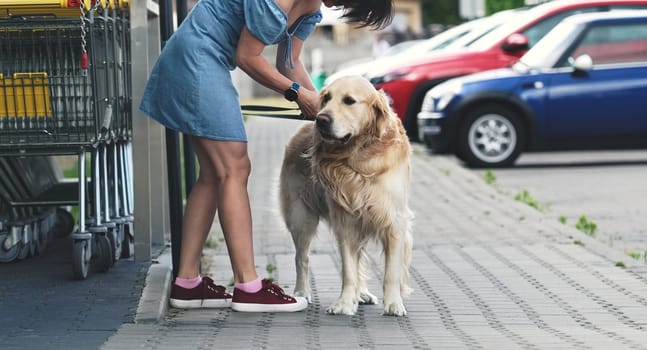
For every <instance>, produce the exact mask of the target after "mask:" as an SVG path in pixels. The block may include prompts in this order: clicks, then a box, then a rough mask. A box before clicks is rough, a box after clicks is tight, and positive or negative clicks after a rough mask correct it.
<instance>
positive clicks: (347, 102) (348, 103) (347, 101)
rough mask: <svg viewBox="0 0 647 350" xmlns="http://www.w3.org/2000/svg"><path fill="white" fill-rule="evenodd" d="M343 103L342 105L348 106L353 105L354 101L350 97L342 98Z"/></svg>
mask: <svg viewBox="0 0 647 350" xmlns="http://www.w3.org/2000/svg"><path fill="white" fill-rule="evenodd" d="M343 101H344V104H347V105H349V106H350V105H352V104H353V103H355V99H354V98H352V97H350V96H346V97H344V100H343Z"/></svg>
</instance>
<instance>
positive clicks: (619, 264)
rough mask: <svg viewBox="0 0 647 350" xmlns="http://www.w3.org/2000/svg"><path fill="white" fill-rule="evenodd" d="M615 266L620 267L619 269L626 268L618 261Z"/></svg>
mask: <svg viewBox="0 0 647 350" xmlns="http://www.w3.org/2000/svg"><path fill="white" fill-rule="evenodd" d="M616 266H617V267H621V268H623V269H625V268H627V265H625V263H623V262H622V261H618V262H616Z"/></svg>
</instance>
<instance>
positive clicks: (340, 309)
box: [326, 233, 359, 315]
mask: <svg viewBox="0 0 647 350" xmlns="http://www.w3.org/2000/svg"><path fill="white" fill-rule="evenodd" d="M336 236H337V241H338V242H339V252H340V253H341V262H342V289H341V295H340V296H339V298H338V299H337V301H335V302H334V303H333V304H332V305H331V306H330V307H328V309H327V310H326V312H327V313H329V314H343V315H354V314H355V313H356V312H357V306H358V303H359V297H358V296H359V291H358V286H357V276H358V273H359V268H358V267H359V256H358V254H357V253H358V247H357V246H356V244H354V243H352V242H350V240H349V239H346V238H345V237H344V236H345V235H344V233H341V234H338V233H336Z"/></svg>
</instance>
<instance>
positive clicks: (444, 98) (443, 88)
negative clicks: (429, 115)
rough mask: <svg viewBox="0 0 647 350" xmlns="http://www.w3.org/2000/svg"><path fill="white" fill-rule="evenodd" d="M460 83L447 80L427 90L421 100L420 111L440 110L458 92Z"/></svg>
mask: <svg viewBox="0 0 647 350" xmlns="http://www.w3.org/2000/svg"><path fill="white" fill-rule="evenodd" d="M460 90H461V84H460V83H454V82H448V83H443V84H440V85H438V86H436V87H435V88H433V89H431V90H429V91H427V93H426V94H425V98H424V99H423V100H422V107H421V109H420V110H421V111H423V112H437V111H442V110H443V109H445V107H447V105H448V104H449V103H450V102H451V101H452V100H453V99H454V97H455V96H456V95H457V94H458V93H459V92H460Z"/></svg>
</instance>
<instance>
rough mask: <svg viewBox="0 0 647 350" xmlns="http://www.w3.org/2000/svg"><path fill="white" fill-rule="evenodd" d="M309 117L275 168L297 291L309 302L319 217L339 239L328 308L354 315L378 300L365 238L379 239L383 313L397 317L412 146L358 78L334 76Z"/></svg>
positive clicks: (407, 235) (405, 258)
mask: <svg viewBox="0 0 647 350" xmlns="http://www.w3.org/2000/svg"><path fill="white" fill-rule="evenodd" d="M320 100H321V109H320V112H319V114H318V115H317V117H316V120H315V122H314V123H308V124H306V125H304V126H303V127H301V128H300V129H299V130H298V131H297V132H296V134H295V135H293V136H292V138H291V139H290V140H289V142H288V144H287V146H286V150H285V157H284V160H283V165H282V168H281V174H280V190H279V200H280V207H281V213H282V215H283V219H284V220H285V223H286V225H287V228H288V230H289V231H290V233H291V234H292V239H293V240H294V244H295V249H296V256H295V263H296V272H297V280H296V285H295V291H294V292H295V295H297V296H303V297H306V298H307V299H308V300H311V290H310V285H309V277H308V274H309V252H310V243H311V242H312V239H313V238H314V237H315V234H316V231H317V226H318V224H319V221H320V220H323V221H324V222H326V223H327V224H328V226H329V227H330V229H331V230H332V231H333V233H334V236H335V238H336V240H337V243H338V246H339V251H340V255H341V261H342V289H341V294H340V296H339V298H338V299H337V300H336V301H335V302H334V303H333V304H332V305H331V306H330V307H328V309H327V310H326V312H327V313H329V314H345V315H353V314H355V313H356V312H357V307H358V305H359V304H376V303H377V301H378V299H377V297H376V296H375V295H373V294H371V293H370V292H369V291H368V288H367V280H368V278H369V274H370V273H369V266H368V265H369V263H370V261H369V257H368V255H367V253H366V251H365V249H366V244H367V243H368V242H370V241H372V240H375V241H377V242H381V244H382V248H383V254H384V280H383V293H384V295H383V302H384V314H385V315H395V316H403V315H406V309H405V307H404V303H403V300H402V297H403V296H404V295H406V294H407V293H409V291H410V289H409V287H408V286H407V281H408V279H409V264H410V261H411V249H412V237H411V232H410V230H411V223H412V220H413V213H412V212H411V210H410V209H409V205H408V196H409V183H410V153H411V147H410V144H409V139H408V138H407V135H406V132H405V130H404V128H403V126H402V123H401V122H400V119H398V117H397V116H396V115H395V114H394V113H393V112H392V110H391V109H390V107H389V104H388V101H387V99H386V96H385V95H384V94H383V93H382V92H381V91H376V90H375V89H374V88H373V86H372V85H371V84H370V83H369V82H368V81H367V80H366V79H364V78H361V77H356V76H355V77H345V78H340V79H338V80H336V81H334V82H333V83H332V84H330V85H329V86H327V87H325V88H324V89H322V91H321V93H320Z"/></svg>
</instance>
